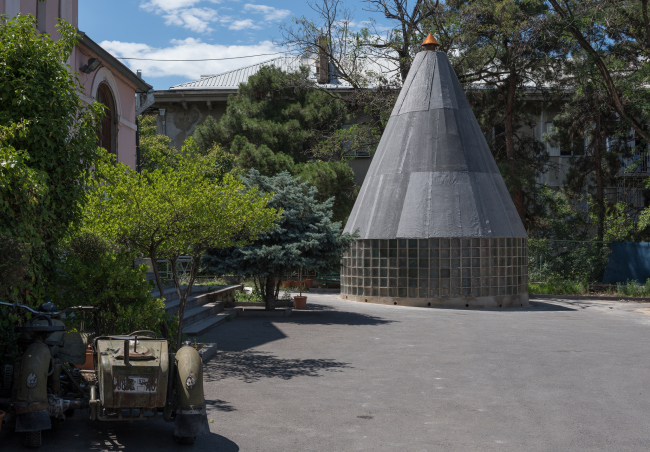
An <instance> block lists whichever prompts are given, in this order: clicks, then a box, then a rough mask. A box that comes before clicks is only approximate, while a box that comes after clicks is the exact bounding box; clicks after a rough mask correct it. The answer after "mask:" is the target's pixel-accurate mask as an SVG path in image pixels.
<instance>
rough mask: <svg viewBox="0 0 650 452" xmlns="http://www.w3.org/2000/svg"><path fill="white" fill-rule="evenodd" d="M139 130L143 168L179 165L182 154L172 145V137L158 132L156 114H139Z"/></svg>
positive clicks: (150, 168)
mask: <svg viewBox="0 0 650 452" xmlns="http://www.w3.org/2000/svg"><path fill="white" fill-rule="evenodd" d="M138 130H139V131H140V168H141V169H146V170H149V171H152V170H154V169H156V168H158V167H160V166H163V167H176V166H178V161H179V159H180V158H181V156H180V155H179V153H178V152H177V151H176V149H174V147H173V146H172V145H171V139H170V138H169V137H168V136H166V135H162V134H159V133H158V131H157V126H156V116H154V115H147V116H139V117H138Z"/></svg>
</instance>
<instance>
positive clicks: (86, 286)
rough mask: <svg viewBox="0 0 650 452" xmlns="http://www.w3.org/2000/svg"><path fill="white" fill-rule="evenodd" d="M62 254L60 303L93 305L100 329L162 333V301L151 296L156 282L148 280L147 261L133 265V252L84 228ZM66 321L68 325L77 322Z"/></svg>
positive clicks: (95, 325)
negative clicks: (145, 263) (111, 243)
mask: <svg viewBox="0 0 650 452" xmlns="http://www.w3.org/2000/svg"><path fill="white" fill-rule="evenodd" d="M64 256H65V257H64V259H63V262H62V265H61V267H60V269H61V273H62V277H61V280H60V283H59V291H58V292H57V294H58V299H56V304H57V306H58V307H59V308H60V309H63V308H66V307H70V306H82V305H83V306H95V307H96V308H97V309H96V310H94V311H92V314H90V316H91V317H92V319H93V321H92V323H91V324H92V327H93V328H94V331H95V333H96V334H97V335H106V334H128V333H130V332H132V331H136V330H151V331H154V332H156V333H158V335H161V334H162V331H163V325H164V321H165V320H166V314H165V309H164V303H163V301H162V300H156V299H154V298H153V297H152V296H151V289H152V286H153V285H152V284H151V282H148V281H145V276H146V273H147V266H146V265H140V266H137V267H135V268H134V267H133V255H131V254H126V253H118V252H116V251H115V250H114V249H113V248H112V247H111V245H110V243H109V242H108V241H106V240H105V239H103V238H102V237H100V236H98V235H97V234H93V233H91V232H85V231H84V232H80V233H79V234H77V235H75V236H73V237H72V238H71V239H70V240H69V242H68V243H67V244H66V246H65V247H64ZM80 318H81V317H80V315H78V316H77V319H80ZM88 320H90V319H87V324H89V322H88ZM68 323H69V324H68V325H67V326H68V327H70V326H73V325H75V323H74V322H68Z"/></svg>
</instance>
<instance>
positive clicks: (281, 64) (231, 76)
mask: <svg viewBox="0 0 650 452" xmlns="http://www.w3.org/2000/svg"><path fill="white" fill-rule="evenodd" d="M301 65H303V66H307V67H308V68H309V78H310V79H311V80H313V81H314V82H316V66H315V63H314V59H312V58H305V59H301V58H299V57H293V56H283V57H278V58H273V59H272V60H268V61H264V62H262V63H258V64H253V65H251V66H246V67H243V68H240V69H235V70H232V71H228V72H223V73H221V74H216V75H204V76H201V78H200V79H199V80H195V81H192V82H187V83H181V84H180V85H176V86H172V87H171V88H170V89H171V90H174V89H183V90H186V89H214V90H219V89H237V88H239V84H240V83H244V82H247V81H248V78H249V77H250V76H251V75H255V74H257V72H258V71H259V70H260V69H261V68H262V66H275V67H278V68H280V69H282V70H283V71H285V72H296V71H298V70H299V68H300V66H301ZM336 73H337V72H336V68H335V67H334V65H332V64H331V63H330V74H332V75H331V76H330V83H328V84H320V85H319V86H321V87H323V88H330V89H337V88H338V89H340V88H351V87H352V86H351V85H350V84H349V83H347V82H345V81H343V80H339V78H338V77H337V76H336Z"/></svg>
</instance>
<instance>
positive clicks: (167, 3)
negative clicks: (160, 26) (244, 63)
mask: <svg viewBox="0 0 650 452" xmlns="http://www.w3.org/2000/svg"><path fill="white" fill-rule="evenodd" d="M219 3H221V0H143V1H141V3H140V8H142V9H143V10H145V11H147V12H151V13H154V14H157V15H160V16H162V17H163V18H164V19H165V25H175V26H177V27H183V28H187V29H188V30H192V31H194V32H196V33H202V34H205V33H211V32H212V31H214V29H213V28H212V26H213V25H214V24H220V25H222V26H224V27H227V28H229V29H230V30H245V29H260V28H262V25H263V23H262V22H261V21H260V22H256V21H255V20H253V19H252V18H250V17H245V18H243V19H240V18H237V17H234V18H233V17H231V16H227V15H221V14H220V12H219V11H217V9H215V8H212V7H209V5H208V4H219ZM230 4H232V0H231V2H230ZM222 10H223V11H226V10H232V8H231V7H226V6H223V7H220V11H222ZM241 12H242V13H243V14H245V15H246V16H250V15H251V14H256V15H261V16H263V18H264V21H266V22H272V21H277V20H280V19H284V18H285V17H287V16H288V15H289V14H291V11H289V10H287V9H278V8H274V7H272V6H267V5H254V4H252V3H247V4H245V5H244V7H243V10H242V11H241Z"/></svg>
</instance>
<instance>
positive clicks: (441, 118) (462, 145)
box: [345, 51, 527, 239]
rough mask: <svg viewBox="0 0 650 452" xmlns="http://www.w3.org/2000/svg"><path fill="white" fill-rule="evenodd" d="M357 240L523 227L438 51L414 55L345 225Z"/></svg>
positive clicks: (508, 231) (498, 233)
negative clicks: (355, 233)
mask: <svg viewBox="0 0 650 452" xmlns="http://www.w3.org/2000/svg"><path fill="white" fill-rule="evenodd" d="M357 229H358V230H359V233H360V237H359V238H361V239H393V238H430V237H431V238H436V237H438V238H447V237H516V238H519V237H521V238H526V237H527V234H526V230H525V228H524V226H523V224H522V222H521V219H520V218H519V215H518V213H517V210H516V209H515V206H514V203H513V202H512V198H511V197H510V193H509V192H508V189H507V188H506V185H505V183H504V181H503V178H502V177H501V173H500V172H499V168H498V167H497V165H496V162H495V161H494V158H493V157H492V153H491V152H490V149H489V147H488V145H487V142H486V141H485V137H484V136H483V133H482V132H481V129H480V127H479V125H478V122H477V121H476V118H475V116H474V113H473V112H472V109H471V107H470V105H469V103H468V102H467V98H466V97H465V93H464V92H463V88H462V87H461V85H460V83H459V82H458V78H457V77H456V74H455V73H454V70H453V68H452V66H451V63H450V62H449V58H448V57H447V55H446V54H445V53H444V52H437V51H423V52H420V53H418V54H417V56H416V57H415V59H414V61H413V64H412V66H411V70H410V71H409V74H408V76H407V78H406V80H405V82H404V86H403V87H402V90H401V91H400V95H399V97H398V99H397V102H396V103H395V107H394V109H393V112H392V114H391V117H390V119H389V121H388V124H387V125H386V130H385V131H384V133H383V135H382V137H381V140H380V142H379V146H378V147H377V151H376V153H375V157H374V158H373V160H372V163H371V164H370V168H369V169H368V173H367V175H366V178H365V180H364V182H363V186H362V187H361V191H360V192H359V196H358V197H357V200H356V202H355V204H354V208H353V210H352V213H351V214H350V218H349V220H348V223H347V225H346V226H345V232H354V231H355V230H357Z"/></svg>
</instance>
